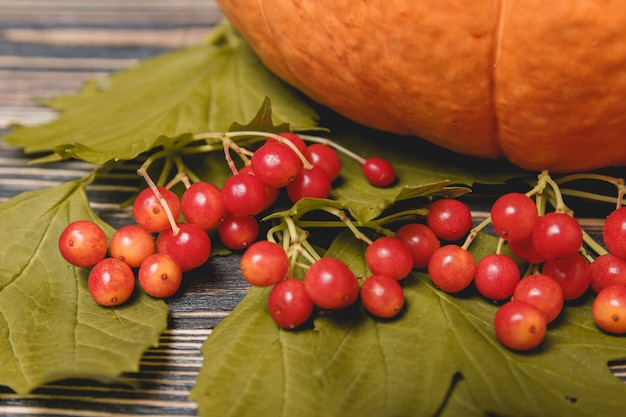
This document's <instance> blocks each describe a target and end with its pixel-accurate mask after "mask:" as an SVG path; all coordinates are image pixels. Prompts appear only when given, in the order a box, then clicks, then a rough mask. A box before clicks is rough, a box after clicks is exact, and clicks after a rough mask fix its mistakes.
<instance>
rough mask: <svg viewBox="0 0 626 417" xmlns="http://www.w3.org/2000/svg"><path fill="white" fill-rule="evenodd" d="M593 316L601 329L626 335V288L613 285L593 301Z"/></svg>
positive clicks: (603, 290)
mask: <svg viewBox="0 0 626 417" xmlns="http://www.w3.org/2000/svg"><path fill="white" fill-rule="evenodd" d="M591 315H592V316H593V320H594V321H595V322H596V324H597V325H598V327H599V328H601V329H602V330H604V331H605V332H608V333H612V334H625V333H626V287H623V286H621V285H612V286H610V287H606V288H604V289H602V290H601V291H600V292H599V293H598V294H597V295H596V298H595V299H594V300H593V304H592V305H591Z"/></svg>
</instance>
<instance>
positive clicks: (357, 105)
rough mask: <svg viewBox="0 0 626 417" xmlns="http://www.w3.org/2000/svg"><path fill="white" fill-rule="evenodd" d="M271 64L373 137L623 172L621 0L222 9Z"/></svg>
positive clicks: (243, 4) (625, 64)
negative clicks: (389, 135)
mask: <svg viewBox="0 0 626 417" xmlns="http://www.w3.org/2000/svg"><path fill="white" fill-rule="evenodd" d="M218 3H219V5H220V7H221V9H222V11H223V13H224V15H225V16H226V17H227V18H228V20H230V21H231V23H232V24H233V25H234V27H235V28H236V29H237V30H238V31H239V32H240V33H241V35H242V36H243V38H244V39H245V40H246V42H247V43H248V44H249V45H250V46H251V47H252V49H253V50H254V51H255V53H256V54H257V55H259V57H260V58H261V60H262V61H263V63H264V64H265V65H266V66H267V67H268V68H269V69H270V70H271V71H273V72H274V73H275V74H276V75H277V76H279V77H280V78H282V79H283V80H285V81H286V82H287V83H289V84H291V85H292V86H294V87H295V88H296V89H298V90H300V91H301V92H303V93H304V94H306V95H307V96H309V97H310V98H312V99H313V100H315V101H317V102H319V103H321V104H322V105H324V106H327V107H329V108H331V109H333V110H334V111H336V112H338V113H340V114H342V115H344V116H346V117H347V118H349V119H351V120H354V121H356V122H358V123H360V124H363V125H365V126H369V127H372V128H375V129H379V130H383V131H389V132H393V133H397V134H400V135H407V136H417V137H419V138H421V139H424V140H427V141H430V142H433V143H436V144H438V145H440V146H442V147H445V148H448V149H451V150H453V151H456V152H458V153H461V154H466V155H472V156H477V157H481V158H503V157H504V158H507V159H508V160H510V161H511V162H512V163H513V164H515V165H517V166H519V167H521V168H524V169H528V170H544V169H548V170H550V171H553V172H572V171H583V170H590V169H596V168H601V167H608V166H623V165H626V137H625V135H626V111H625V110H626V1H624V0H552V1H544V0H517V1H504V0H501V1H493V0H466V1H458V0H438V1H409V0H370V1H366V0H352V1H341V0H338V1H308V0H274V1H258V0H218Z"/></svg>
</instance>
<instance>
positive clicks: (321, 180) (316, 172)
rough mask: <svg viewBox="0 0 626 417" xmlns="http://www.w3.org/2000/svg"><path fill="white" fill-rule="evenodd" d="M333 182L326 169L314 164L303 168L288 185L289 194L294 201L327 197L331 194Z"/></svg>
mask: <svg viewBox="0 0 626 417" xmlns="http://www.w3.org/2000/svg"><path fill="white" fill-rule="evenodd" d="M331 188H332V184H331V182H330V178H329V177H328V174H327V173H326V171H324V170H323V169H322V168H321V167H319V166H316V165H313V167H312V168H310V169H308V168H302V169H301V170H300V171H299V172H298V175H296V177H295V178H294V180H293V181H292V182H291V183H290V184H289V185H287V196H288V197H289V200H291V202H292V203H296V202H298V201H299V200H301V199H303V198H327V197H328V196H329V195H330V190H331Z"/></svg>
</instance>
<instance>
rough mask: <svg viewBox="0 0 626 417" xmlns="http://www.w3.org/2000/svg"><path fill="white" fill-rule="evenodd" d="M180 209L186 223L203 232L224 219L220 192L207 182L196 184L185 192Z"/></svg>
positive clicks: (224, 209) (216, 187) (223, 207)
mask: <svg viewBox="0 0 626 417" xmlns="http://www.w3.org/2000/svg"><path fill="white" fill-rule="evenodd" d="M181 209H182V212H183V216H184V217H185V220H187V223H193V224H195V225H197V226H199V227H200V228H202V229H204V230H210V229H213V228H215V227H217V226H218V225H219V224H220V223H221V222H223V221H224V218H225V217H226V214H227V212H226V206H225V205H224V200H222V190H221V189H220V188H219V187H218V186H217V185H214V184H211V183H209V182H204V181H201V182H197V183H194V184H192V185H191V186H190V187H189V188H187V189H186V190H185V192H184V193H183V196H182V197H181Z"/></svg>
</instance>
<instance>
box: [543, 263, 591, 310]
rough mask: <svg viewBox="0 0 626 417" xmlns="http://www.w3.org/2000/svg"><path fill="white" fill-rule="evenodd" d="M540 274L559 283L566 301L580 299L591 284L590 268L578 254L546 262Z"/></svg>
mask: <svg viewBox="0 0 626 417" xmlns="http://www.w3.org/2000/svg"><path fill="white" fill-rule="evenodd" d="M541 272H542V273H544V274H546V275H549V276H550V277H552V278H554V280H555V281H556V282H558V283H559V285H560V286H561V288H562V289H563V296H564V297H565V299H566V300H576V299H577V298H580V297H582V296H583V294H585V292H587V289H588V288H589V285H590V284H591V267H590V266H589V262H588V261H587V259H586V258H585V257H584V256H582V255H581V254H580V253H574V254H573V255H569V256H566V257H563V258H558V259H554V260H551V261H546V262H545V263H544V264H543V267H542V268H541Z"/></svg>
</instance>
